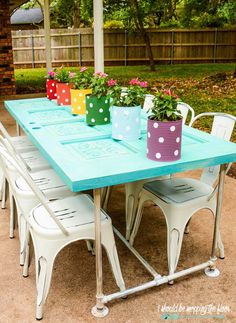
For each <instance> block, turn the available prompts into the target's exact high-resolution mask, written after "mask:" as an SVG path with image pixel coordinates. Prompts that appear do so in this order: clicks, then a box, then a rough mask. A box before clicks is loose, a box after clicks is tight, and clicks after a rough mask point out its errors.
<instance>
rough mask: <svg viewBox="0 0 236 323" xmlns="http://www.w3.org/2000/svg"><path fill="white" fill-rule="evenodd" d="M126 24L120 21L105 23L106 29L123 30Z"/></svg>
mask: <svg viewBox="0 0 236 323" xmlns="http://www.w3.org/2000/svg"><path fill="white" fill-rule="evenodd" d="M124 27H125V26H124V23H123V22H122V21H118V20H109V21H106V22H105V23H104V28H105V29H123V28H124Z"/></svg>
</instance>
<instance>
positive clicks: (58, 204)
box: [29, 194, 108, 236]
mask: <svg viewBox="0 0 236 323" xmlns="http://www.w3.org/2000/svg"><path fill="white" fill-rule="evenodd" d="M50 208H51V210H53V212H54V214H55V216H56V217H57V218H58V220H59V221H60V222H61V223H62V225H63V226H64V227H65V228H66V229H67V231H68V232H72V233H73V232H74V231H76V230H81V229H83V226H85V225H89V224H94V204H93V201H92V199H91V198H90V197H89V196H88V195H85V194H80V195H76V196H70V197H66V198H63V199H62V200H60V199H59V200H54V201H51V202H50ZM101 220H102V223H103V222H104V221H106V220H108V216H107V215H106V214H105V213H104V212H103V211H101ZM29 222H30V225H31V226H32V227H33V228H34V230H35V231H36V232H38V233H41V234H43V235H48V234H50V233H51V234H53V235H55V234H56V235H58V234H59V235H60V236H63V233H62V231H61V230H60V229H59V227H58V226H57V224H56V223H55V222H54V221H53V219H52V218H51V217H50V215H49V213H48V212H47V210H46V209H45V207H44V206H43V205H41V204H40V205H38V206H36V207H35V208H34V209H33V210H32V211H31V215H30V218H29Z"/></svg>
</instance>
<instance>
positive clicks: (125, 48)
mask: <svg viewBox="0 0 236 323" xmlns="http://www.w3.org/2000/svg"><path fill="white" fill-rule="evenodd" d="M124 50H125V66H127V30H125V47H124Z"/></svg>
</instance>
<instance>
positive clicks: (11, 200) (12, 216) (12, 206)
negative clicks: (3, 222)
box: [9, 188, 15, 239]
mask: <svg viewBox="0 0 236 323" xmlns="http://www.w3.org/2000/svg"><path fill="white" fill-rule="evenodd" d="M9 204H10V232H9V237H10V239H13V238H14V228H15V204H14V197H13V195H12V193H11V190H10V188H9Z"/></svg>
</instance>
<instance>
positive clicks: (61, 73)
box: [55, 66, 75, 83]
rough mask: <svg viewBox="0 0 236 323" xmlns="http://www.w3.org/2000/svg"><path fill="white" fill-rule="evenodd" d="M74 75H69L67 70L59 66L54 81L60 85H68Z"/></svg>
mask: <svg viewBox="0 0 236 323" xmlns="http://www.w3.org/2000/svg"><path fill="white" fill-rule="evenodd" d="M74 74H75V73H71V72H70V71H68V70H67V69H65V68H64V67H63V66H61V67H60V68H59V69H58V70H57V72H56V74H55V79H56V80H57V81H58V82H60V83H69V82H71V80H72V79H73V77H74V76H75V75H74Z"/></svg>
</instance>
